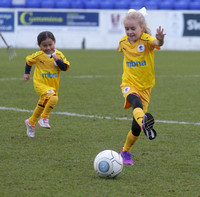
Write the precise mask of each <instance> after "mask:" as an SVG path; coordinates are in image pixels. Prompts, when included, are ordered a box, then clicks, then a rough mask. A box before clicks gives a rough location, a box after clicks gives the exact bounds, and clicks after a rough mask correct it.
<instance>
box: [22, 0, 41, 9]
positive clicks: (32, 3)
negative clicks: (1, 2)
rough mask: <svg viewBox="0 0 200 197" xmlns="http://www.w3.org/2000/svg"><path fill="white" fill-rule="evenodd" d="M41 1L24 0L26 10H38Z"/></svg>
mask: <svg viewBox="0 0 200 197" xmlns="http://www.w3.org/2000/svg"><path fill="white" fill-rule="evenodd" d="M40 4H41V1H40V0H26V7H27V8H40Z"/></svg>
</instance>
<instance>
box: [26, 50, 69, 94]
mask: <svg viewBox="0 0 200 197" xmlns="http://www.w3.org/2000/svg"><path fill="white" fill-rule="evenodd" d="M56 55H57V56H58V58H59V59H61V60H62V61H63V62H64V63H65V64H67V65H68V67H67V68H68V69H69V65H70V63H69V62H68V61H67V60H66V57H65V56H64V55H63V54H62V52H60V51H58V50H56ZM26 63H27V64H28V65H29V66H33V65H34V64H35V65H36V66H35V70H34V76H33V84H34V88H35V91H36V92H37V93H38V94H39V95H40V96H41V95H43V94H44V93H46V92H47V91H49V90H54V91H55V92H56V94H58V88H59V81H60V71H61V70H60V68H59V67H58V66H57V65H55V63H54V59H53V58H50V57H48V56H47V54H45V53H44V51H42V50H41V51H37V52H36V53H33V54H32V55H29V56H27V57H26Z"/></svg>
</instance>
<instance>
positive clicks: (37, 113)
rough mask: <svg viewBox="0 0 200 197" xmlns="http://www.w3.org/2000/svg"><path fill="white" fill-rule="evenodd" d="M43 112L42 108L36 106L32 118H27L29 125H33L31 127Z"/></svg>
mask: <svg viewBox="0 0 200 197" xmlns="http://www.w3.org/2000/svg"><path fill="white" fill-rule="evenodd" d="M43 110H44V107H43V106H40V105H37V107H36V108H35V110H34V112H33V114H32V116H31V117H30V118H29V124H30V125H33V126H34V125H35V123H36V122H37V121H38V119H39V118H40V115H41V114H42V112H43Z"/></svg>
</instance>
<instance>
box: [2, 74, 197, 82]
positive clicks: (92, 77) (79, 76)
mask: <svg viewBox="0 0 200 197" xmlns="http://www.w3.org/2000/svg"><path fill="white" fill-rule="evenodd" d="M156 77H158V78H167V77H168V78H199V77H200V75H156ZM61 78H70V79H101V78H102V79H105V78H121V75H77V76H65V77H61ZM14 80H23V77H21V78H19V77H10V78H0V81H14Z"/></svg>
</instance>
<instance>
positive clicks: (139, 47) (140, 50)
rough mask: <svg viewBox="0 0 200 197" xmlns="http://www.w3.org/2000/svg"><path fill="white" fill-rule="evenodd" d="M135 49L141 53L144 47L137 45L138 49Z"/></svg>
mask: <svg viewBox="0 0 200 197" xmlns="http://www.w3.org/2000/svg"><path fill="white" fill-rule="evenodd" d="M137 49H138V51H139V52H143V51H144V49H145V47H144V45H143V44H139V45H138V47H137Z"/></svg>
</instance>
